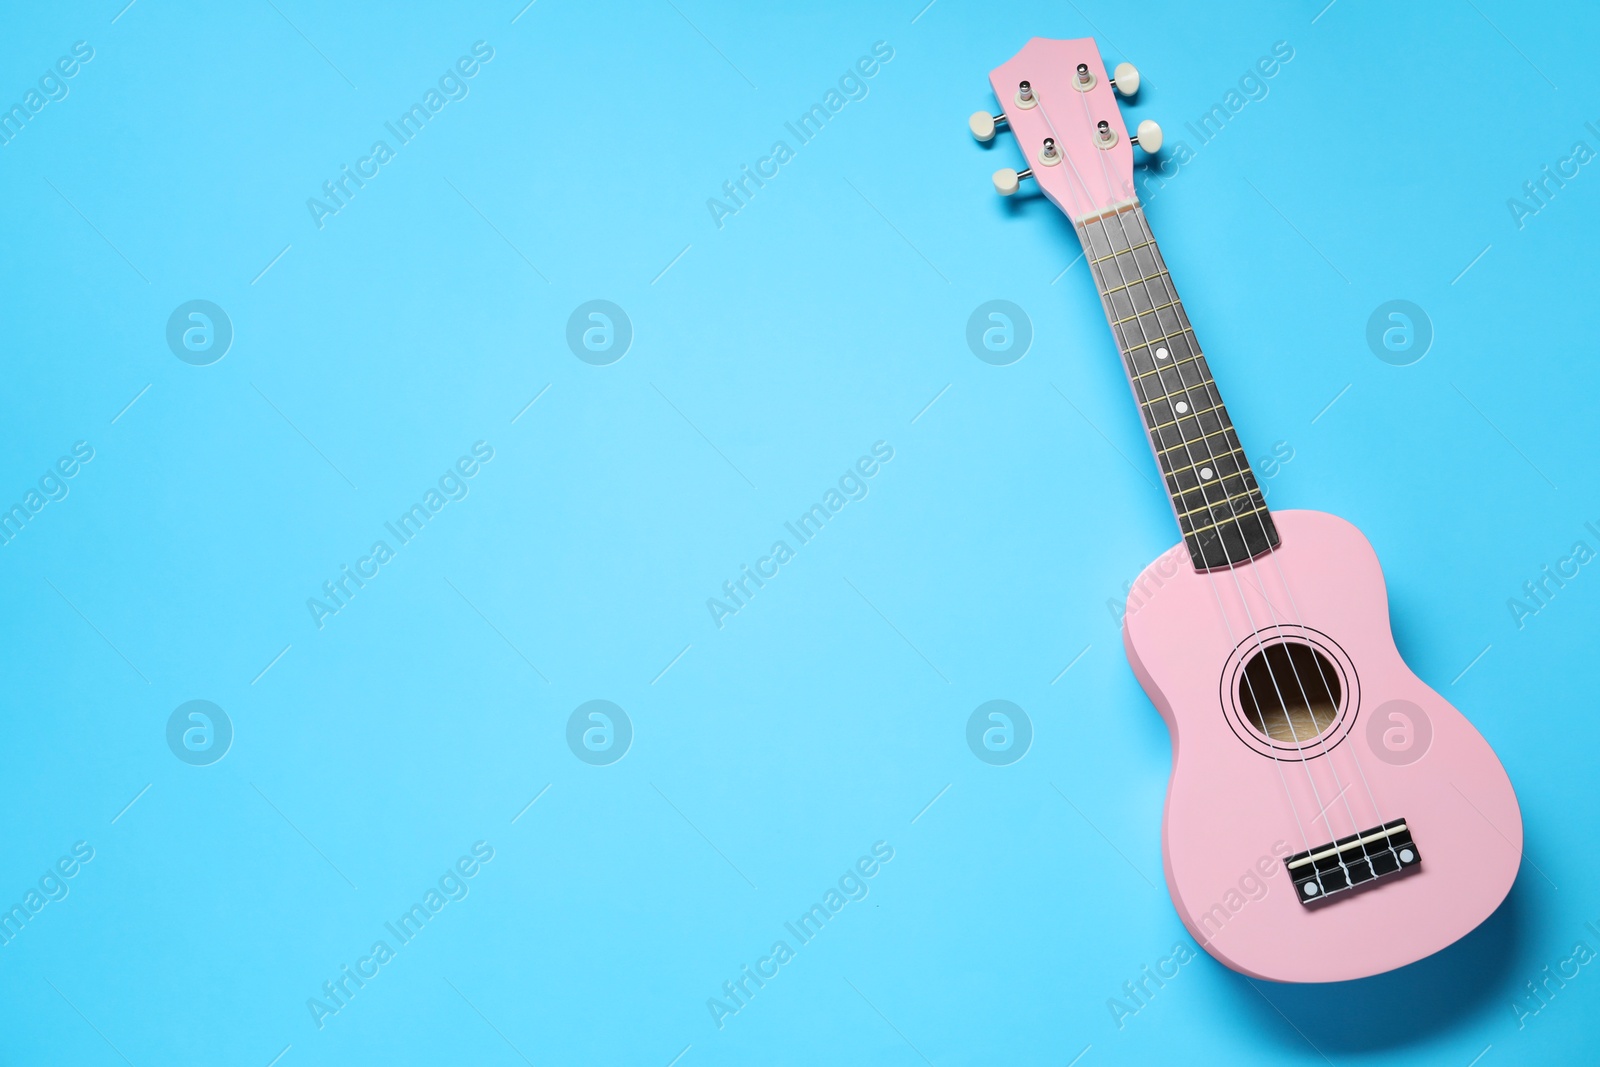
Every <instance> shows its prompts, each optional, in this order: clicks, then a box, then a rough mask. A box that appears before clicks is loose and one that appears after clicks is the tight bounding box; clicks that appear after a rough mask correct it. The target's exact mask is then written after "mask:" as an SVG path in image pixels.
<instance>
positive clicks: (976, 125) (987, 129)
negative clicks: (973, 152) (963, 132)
mask: <svg viewBox="0 0 1600 1067" xmlns="http://www.w3.org/2000/svg"><path fill="white" fill-rule="evenodd" d="M967 129H969V130H971V131H972V136H974V137H976V138H977V139H978V140H980V141H983V142H986V143H987V142H989V141H992V140H994V116H993V115H991V114H989V113H988V112H987V111H974V112H973V113H972V117H971V118H970V119H968V120H967Z"/></svg>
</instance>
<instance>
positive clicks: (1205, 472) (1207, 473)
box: [1200, 467, 1215, 482]
mask: <svg viewBox="0 0 1600 1067" xmlns="http://www.w3.org/2000/svg"><path fill="white" fill-rule="evenodd" d="M1214 473H1215V472H1214V471H1213V470H1212V469H1211V468H1210V467H1201V468H1200V478H1201V480H1202V481H1207V482H1209V481H1210V480H1211V476H1212V475H1213V474H1214Z"/></svg>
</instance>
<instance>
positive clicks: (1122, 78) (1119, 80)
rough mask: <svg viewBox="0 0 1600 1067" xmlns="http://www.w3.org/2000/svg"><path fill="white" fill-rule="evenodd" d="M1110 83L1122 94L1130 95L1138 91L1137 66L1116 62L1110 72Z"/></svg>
mask: <svg viewBox="0 0 1600 1067" xmlns="http://www.w3.org/2000/svg"><path fill="white" fill-rule="evenodd" d="M1111 84H1112V85H1114V86H1116V89H1117V92H1119V93H1121V94H1122V95H1123V96H1132V95H1133V94H1134V93H1136V92H1138V91H1139V68H1137V67H1135V66H1134V65H1133V64H1132V63H1118V64H1117V69H1116V70H1114V71H1112V72H1111Z"/></svg>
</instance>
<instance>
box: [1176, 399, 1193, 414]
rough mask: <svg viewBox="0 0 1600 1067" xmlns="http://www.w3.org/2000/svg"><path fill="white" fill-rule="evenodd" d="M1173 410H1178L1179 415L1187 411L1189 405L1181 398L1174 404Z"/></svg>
mask: <svg viewBox="0 0 1600 1067" xmlns="http://www.w3.org/2000/svg"><path fill="white" fill-rule="evenodd" d="M1172 410H1174V411H1176V412H1177V413H1178V414H1179V415H1182V414H1183V413H1184V412H1185V411H1188V410H1189V405H1188V404H1185V403H1184V402H1183V401H1181V400H1180V401H1178V402H1177V403H1176V404H1174V405H1173V407H1172Z"/></svg>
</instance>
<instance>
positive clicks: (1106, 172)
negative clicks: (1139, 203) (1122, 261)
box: [968, 37, 1161, 222]
mask: <svg viewBox="0 0 1600 1067" xmlns="http://www.w3.org/2000/svg"><path fill="white" fill-rule="evenodd" d="M989 84H990V85H992V86H993V87H994V95H995V98H996V99H998V100H999V101H1000V106H1001V108H1002V114H1001V115H999V116H992V115H989V114H988V113H987V112H982V111H980V112H977V113H976V114H974V115H973V116H972V118H971V119H970V120H969V121H968V126H969V127H970V128H971V130H972V133H973V136H975V137H977V138H978V139H979V140H980V141H987V140H989V139H990V138H992V137H993V136H994V134H995V129H996V127H997V126H1000V125H1005V126H1007V127H1009V128H1010V131H1011V133H1012V134H1013V135H1015V136H1016V138H1017V144H1018V146H1019V147H1020V148H1021V149H1022V152H1023V155H1024V156H1025V157H1026V158H1027V166H1026V168H1025V169H1023V170H1022V171H1016V170H1012V169H1011V168H1009V167H1008V168H1003V169H1001V170H998V171H996V172H995V175H994V185H995V190H996V191H997V192H999V193H1000V194H1001V195H1002V196H1010V195H1011V194H1012V193H1014V192H1016V191H1017V186H1018V183H1019V182H1020V181H1022V180H1024V179H1027V178H1032V179H1033V180H1035V181H1036V182H1038V183H1039V188H1040V189H1041V190H1043V192H1044V195H1045V196H1047V197H1049V198H1050V200H1051V202H1052V203H1054V204H1055V205H1056V206H1057V207H1058V208H1060V209H1061V210H1062V211H1063V212H1065V213H1066V215H1067V216H1068V217H1069V218H1071V219H1072V220H1073V221H1074V222H1078V221H1081V220H1083V219H1085V218H1090V217H1092V216H1094V215H1098V214H1100V213H1101V212H1104V211H1109V210H1112V209H1113V208H1116V207H1118V206H1119V205H1123V204H1127V203H1129V202H1130V201H1132V200H1134V199H1135V193H1134V188H1133V147H1134V145H1138V146H1139V147H1140V148H1142V149H1143V150H1144V151H1145V152H1147V153H1151V154H1154V153H1155V152H1156V151H1158V150H1159V149H1160V148H1161V127H1160V126H1158V125H1156V124H1155V123H1154V122H1151V121H1150V120H1148V119H1146V120H1145V121H1143V122H1141V123H1139V126H1138V133H1137V135H1136V136H1134V137H1129V135H1128V130H1127V127H1126V126H1125V125H1124V124H1123V121H1122V111H1121V109H1120V108H1119V107H1118V106H1117V94H1118V93H1121V94H1122V95H1123V96H1132V95H1133V94H1134V93H1136V92H1138V91H1139V72H1138V71H1137V70H1135V69H1134V67H1133V64H1131V63H1121V64H1118V66H1117V68H1116V70H1115V71H1114V72H1113V73H1112V74H1111V75H1107V74H1106V68H1105V64H1104V63H1103V62H1102V61H1101V59H1100V52H1099V50H1098V49H1097V48H1095V44H1094V39H1093V38H1091V37H1082V38H1078V39H1076V40H1070V41H1056V40H1050V39H1048V38H1045V37H1035V38H1033V39H1032V40H1031V41H1029V42H1028V43H1027V44H1026V45H1024V46H1023V48H1022V51H1020V52H1018V53H1017V54H1016V55H1014V56H1012V57H1011V58H1010V59H1008V60H1007V61H1006V62H1004V63H1002V64H1001V65H1000V66H998V67H996V68H995V69H994V70H992V71H990V72H989Z"/></svg>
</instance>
